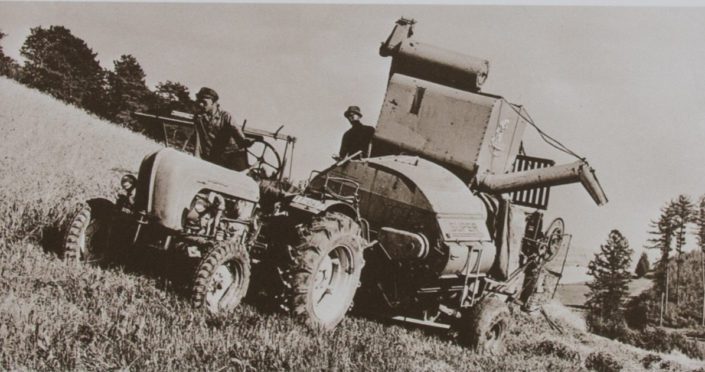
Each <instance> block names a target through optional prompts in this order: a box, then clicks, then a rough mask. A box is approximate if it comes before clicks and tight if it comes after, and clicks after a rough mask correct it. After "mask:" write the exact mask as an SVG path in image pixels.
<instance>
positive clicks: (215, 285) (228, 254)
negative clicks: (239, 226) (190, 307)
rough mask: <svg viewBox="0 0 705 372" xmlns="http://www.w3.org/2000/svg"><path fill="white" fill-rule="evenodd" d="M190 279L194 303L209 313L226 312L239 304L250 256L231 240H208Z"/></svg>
mask: <svg viewBox="0 0 705 372" xmlns="http://www.w3.org/2000/svg"><path fill="white" fill-rule="evenodd" d="M208 245H209V246H208V247H205V248H206V249H204V250H202V251H205V252H206V253H205V255H204V257H203V258H202V259H201V261H200V263H199V264H198V267H197V269H196V273H195V276H194V280H193V290H192V291H193V292H192V299H193V303H194V306H196V307H197V308H201V307H202V308H205V309H206V310H208V312H210V313H213V314H215V313H220V312H228V311H231V310H233V309H234V308H235V307H237V305H239V304H240V301H242V298H243V297H245V294H247V287H248V286H249V284H250V257H249V254H248V253H247V250H246V249H245V247H244V246H242V245H241V244H238V243H234V242H217V243H209V244H208Z"/></svg>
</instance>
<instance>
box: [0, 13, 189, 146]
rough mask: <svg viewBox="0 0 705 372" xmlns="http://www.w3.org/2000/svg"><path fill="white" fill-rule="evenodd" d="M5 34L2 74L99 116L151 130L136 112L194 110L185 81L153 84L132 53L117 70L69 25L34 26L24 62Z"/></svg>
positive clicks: (0, 63) (118, 62)
mask: <svg viewBox="0 0 705 372" xmlns="http://www.w3.org/2000/svg"><path fill="white" fill-rule="evenodd" d="M5 36H7V34H5V33H3V32H2V31H0V75H2V76H7V77H9V78H11V79H13V80H16V81H18V82H20V83H22V84H24V85H26V86H28V87H31V88H34V89H38V90H40V91H42V92H45V93H48V94H50V95H52V96H54V97H56V98H57V99H60V100H62V101H64V102H66V103H69V104H72V105H75V106H77V107H80V108H82V109H84V110H86V111H88V112H90V113H93V114H95V115H97V116H98V117H100V118H103V119H106V120H109V121H112V122H114V123H117V124H120V125H122V126H125V127H127V128H130V129H132V130H134V131H137V132H142V133H146V134H149V131H148V129H149V128H145V127H143V124H142V123H140V122H139V121H138V120H137V119H136V118H135V117H134V116H133V115H132V113H133V112H135V111H141V112H150V113H159V114H163V113H168V112H170V111H172V110H178V111H183V112H188V113H193V112H194V108H195V103H194V101H193V100H192V99H191V98H190V92H189V89H188V88H187V87H186V86H184V85H183V84H181V83H179V82H175V81H170V80H167V81H164V82H160V83H158V84H157V85H156V88H155V90H150V89H149V88H148V87H147V84H146V82H145V73H144V70H143V69H142V66H140V64H139V62H138V61H137V59H136V58H135V57H134V56H132V55H131V54H123V55H122V56H121V57H120V58H119V59H118V60H115V61H113V66H112V67H113V68H112V70H110V69H104V68H102V67H101V66H100V63H99V62H98V59H97V56H98V54H97V53H95V52H94V51H93V50H92V49H91V48H90V47H89V46H88V45H87V44H86V42H85V41H83V40H82V39H81V38H79V37H77V36H75V35H73V34H72V33H71V31H70V30H69V29H68V28H66V27H63V26H49V27H48V28H43V27H35V28H32V29H31V30H30V34H29V36H27V39H26V40H25V41H24V43H23V45H22V47H21V49H20V55H21V56H22V57H23V58H24V59H25V60H24V64H20V63H18V62H17V61H15V60H14V59H12V58H11V57H9V56H7V55H5V53H4V51H3V49H2V39H3V38H4V37H5Z"/></svg>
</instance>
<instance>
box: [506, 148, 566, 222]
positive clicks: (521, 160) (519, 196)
mask: <svg viewBox="0 0 705 372" xmlns="http://www.w3.org/2000/svg"><path fill="white" fill-rule="evenodd" d="M555 163H556V162H554V161H553V160H550V159H542V158H535V157H532V156H526V155H517V157H516V160H515V161H514V172H522V171H527V170H532V169H539V168H547V167H552V166H553V165H554V164H555ZM550 191H551V188H550V187H549V186H546V187H536V188H533V189H528V190H521V191H515V192H513V193H512V202H513V203H514V204H516V205H523V206H527V207H531V208H537V209H544V210H545V209H546V208H547V207H548V195H549V193H550Z"/></svg>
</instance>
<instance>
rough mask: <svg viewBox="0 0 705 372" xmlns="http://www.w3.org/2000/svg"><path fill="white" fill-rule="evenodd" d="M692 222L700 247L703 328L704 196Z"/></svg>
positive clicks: (704, 323) (703, 319)
mask: <svg viewBox="0 0 705 372" xmlns="http://www.w3.org/2000/svg"><path fill="white" fill-rule="evenodd" d="M694 222H695V225H696V230H695V235H696V238H697V239H696V240H697V242H698V247H700V269H701V275H702V285H703V311H702V319H701V325H702V326H705V195H703V196H701V197H700V201H699V203H698V209H697V211H696V214H695V221H694Z"/></svg>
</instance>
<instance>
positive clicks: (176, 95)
mask: <svg viewBox="0 0 705 372" xmlns="http://www.w3.org/2000/svg"><path fill="white" fill-rule="evenodd" d="M155 93H156V95H157V101H156V102H154V104H153V105H152V106H151V107H150V111H153V112H159V113H168V112H171V111H181V112H186V113H191V114H192V113H194V111H195V108H196V103H195V102H194V101H193V100H192V99H191V96H190V93H189V89H188V88H187V87H186V86H185V85H183V84H181V83H179V82H172V81H171V80H167V81H166V82H161V83H159V84H157V87H156V91H155Z"/></svg>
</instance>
